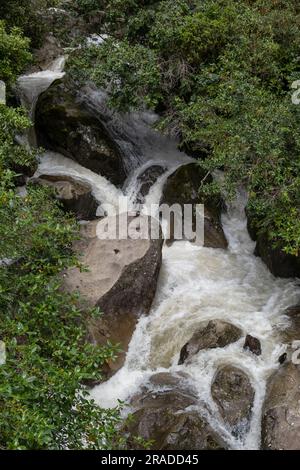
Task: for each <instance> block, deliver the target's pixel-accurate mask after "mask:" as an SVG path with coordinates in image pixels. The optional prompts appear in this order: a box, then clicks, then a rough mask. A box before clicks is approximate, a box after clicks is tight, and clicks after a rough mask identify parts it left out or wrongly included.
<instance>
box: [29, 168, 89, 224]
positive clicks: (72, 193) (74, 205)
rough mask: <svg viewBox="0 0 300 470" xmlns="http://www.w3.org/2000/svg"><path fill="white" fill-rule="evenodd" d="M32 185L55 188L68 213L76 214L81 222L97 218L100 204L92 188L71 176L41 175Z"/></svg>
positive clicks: (32, 180)
mask: <svg viewBox="0 0 300 470" xmlns="http://www.w3.org/2000/svg"><path fill="white" fill-rule="evenodd" d="M29 183H31V184H40V185H42V186H48V187H50V188H53V190H54V192H55V194H56V197H57V199H58V200H59V201H60V202H61V203H62V205H63V206H64V208H65V209H66V210H68V211H72V212H74V214H75V215H76V217H77V219H79V220H92V219H94V218H95V217H96V212H97V208H98V202H97V201H96V200H95V198H94V196H93V194H92V190H91V187H90V186H89V185H87V184H84V183H81V182H78V181H76V180H74V179H73V178H72V177H70V176H52V175H51V176H50V175H41V176H39V177H38V178H34V179H31V180H30V181H29Z"/></svg>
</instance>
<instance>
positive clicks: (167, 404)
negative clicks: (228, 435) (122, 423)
mask: <svg viewBox="0 0 300 470" xmlns="http://www.w3.org/2000/svg"><path fill="white" fill-rule="evenodd" d="M196 404H197V395H196V393H195V392H194V391H193V390H192V389H191V388H190V386H188V385H187V382H186V381H185V376H184V374H182V375H172V374H168V373H162V374H156V375H154V376H153V377H151V378H150V381H149V384H148V386H147V387H143V389H142V390H141V392H140V393H139V394H138V395H136V396H135V397H133V398H132V400H131V403H130V406H131V408H132V419H131V421H130V422H129V423H128V424H127V426H126V428H125V429H124V432H126V434H127V435H129V436H130V437H131V441H132V445H131V447H132V448H135V449H137V448H139V446H138V444H137V443H136V442H135V441H134V437H135V436H140V437H142V438H143V439H145V440H147V441H149V440H150V441H153V445H152V450H216V449H223V448H224V447H225V445H224V442H223V440H222V439H221V438H220V436H218V435H217V433H216V432H215V431H214V430H213V429H212V428H211V427H210V425H209V424H208V423H207V421H206V419H205V418H203V417H202V416H201V415H200V414H199V413H198V412H197V411H192V410H190V409H188V407H190V406H192V405H196Z"/></svg>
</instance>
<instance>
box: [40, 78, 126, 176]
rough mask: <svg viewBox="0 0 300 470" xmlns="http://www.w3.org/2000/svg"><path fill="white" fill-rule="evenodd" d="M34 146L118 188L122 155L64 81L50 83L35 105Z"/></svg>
mask: <svg viewBox="0 0 300 470" xmlns="http://www.w3.org/2000/svg"><path fill="white" fill-rule="evenodd" d="M35 114H36V116H35V122H36V125H35V128H36V135H37V141H38V145H40V146H42V147H44V148H47V149H49V150H52V151H56V152H59V153H62V154H63V155H65V156H66V157H68V158H71V159H73V160H75V161H76V162H78V163H80V164H81V165H82V166H84V167H85V168H88V169H90V170H92V171H94V172H95V173H98V174H100V175H102V176H105V177H106V178H107V179H109V180H110V181H111V182H112V183H114V184H116V185H121V184H122V183H123V182H124V181H125V179H126V175H125V170H124V166H123V161H122V156H121V155H120V153H119V151H118V149H117V147H116V146H115V144H114V142H112V141H111V139H110V138H109V136H108V135H107V132H106V131H105V129H104V127H103V125H102V124H101V123H100V121H99V120H98V119H97V118H96V117H95V116H94V115H93V114H91V112H89V111H88V110H87V109H85V108H84V106H83V104H79V103H78V101H77V100H76V94H75V92H74V91H73V90H72V89H71V88H70V86H69V85H68V84H67V83H66V81H56V82H54V83H53V84H52V85H51V87H50V88H48V90H47V91H45V92H44V93H42V94H41V95H40V97H39V99H38V102H37V105H36V113H35Z"/></svg>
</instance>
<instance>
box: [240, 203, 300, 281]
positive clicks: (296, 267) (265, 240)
mask: <svg viewBox="0 0 300 470" xmlns="http://www.w3.org/2000/svg"><path fill="white" fill-rule="evenodd" d="M246 213H247V220H248V232H249V234H250V236H251V238H252V240H254V241H256V247H255V252H254V254H255V255H256V256H259V257H260V258H261V259H262V260H263V262H264V263H265V264H266V265H267V267H268V268H269V270H270V271H271V273H272V274H274V276H277V277H284V278H290V277H300V256H299V255H298V256H294V255H291V254H288V253H285V252H284V251H283V250H282V249H281V248H280V247H274V245H273V243H272V241H270V238H269V236H268V233H260V232H259V231H258V229H257V224H256V223H255V219H254V217H253V215H252V214H251V212H250V211H249V210H247V211H246Z"/></svg>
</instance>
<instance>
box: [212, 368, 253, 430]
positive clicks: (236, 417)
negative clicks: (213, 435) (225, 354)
mask: <svg viewBox="0 0 300 470" xmlns="http://www.w3.org/2000/svg"><path fill="white" fill-rule="evenodd" d="M211 393H212V397H213V399H214V401H215V402H216V404H217V406H218V409H219V412H220V414H221V416H222V418H223V419H224V422H225V423H226V424H227V425H228V426H229V427H230V428H231V429H232V434H233V435H235V436H236V437H242V436H243V435H244V434H245V433H247V432H248V431H249V428H250V419H251V414H252V408H253V403H254V396H255V392H254V389H253V387H252V385H251V382H250V380H249V377H248V376H247V375H246V374H245V373H244V372H243V371H242V370H241V369H238V368H237V367H233V366H230V365H228V366H224V367H222V368H220V369H219V370H218V372H217V374H216V376H215V378H214V381H213V383H212V387H211Z"/></svg>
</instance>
